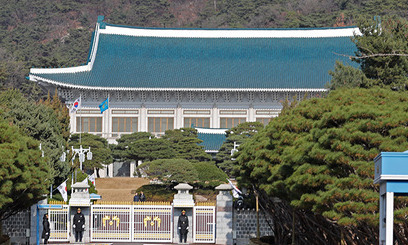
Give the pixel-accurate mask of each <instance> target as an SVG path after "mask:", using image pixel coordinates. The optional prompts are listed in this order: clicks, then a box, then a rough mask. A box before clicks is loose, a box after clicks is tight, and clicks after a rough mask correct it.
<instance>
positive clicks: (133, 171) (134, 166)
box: [130, 161, 137, 178]
mask: <svg viewBox="0 0 408 245" xmlns="http://www.w3.org/2000/svg"><path fill="white" fill-rule="evenodd" d="M135 170H136V162H135V161H131V162H130V177H132V178H133V177H137V176H135V175H134V173H135Z"/></svg>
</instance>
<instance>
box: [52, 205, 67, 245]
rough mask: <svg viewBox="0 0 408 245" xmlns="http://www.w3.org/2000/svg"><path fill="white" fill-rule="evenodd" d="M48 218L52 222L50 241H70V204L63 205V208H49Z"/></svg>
mask: <svg viewBox="0 0 408 245" xmlns="http://www.w3.org/2000/svg"><path fill="white" fill-rule="evenodd" d="M62 203H63V202H56V201H53V202H50V204H62ZM48 219H49V222H50V229H51V231H50V239H49V241H50V242H52V241H68V238H69V229H68V224H69V206H68V205H62V209H49V210H48Z"/></svg>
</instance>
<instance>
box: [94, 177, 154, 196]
mask: <svg viewBox="0 0 408 245" xmlns="http://www.w3.org/2000/svg"><path fill="white" fill-rule="evenodd" d="M95 181H96V183H95V187H96V190H97V191H98V194H99V195H101V196H102V201H109V202H112V201H118V202H125V201H126V202H127V201H129V202H131V201H133V196H134V193H135V190H137V189H138V188H139V187H141V186H143V185H147V184H149V183H150V181H149V180H148V179H146V178H130V177H115V178H97V179H96V180H95Z"/></svg>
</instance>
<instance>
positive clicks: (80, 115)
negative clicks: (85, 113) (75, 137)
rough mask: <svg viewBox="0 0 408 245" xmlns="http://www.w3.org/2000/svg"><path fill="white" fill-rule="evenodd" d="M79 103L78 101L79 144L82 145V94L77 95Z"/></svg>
mask: <svg viewBox="0 0 408 245" xmlns="http://www.w3.org/2000/svg"><path fill="white" fill-rule="evenodd" d="M79 101H80V106H79V144H81V143H82V141H81V133H82V113H81V110H82V94H79Z"/></svg>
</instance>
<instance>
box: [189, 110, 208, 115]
mask: <svg viewBox="0 0 408 245" xmlns="http://www.w3.org/2000/svg"><path fill="white" fill-rule="evenodd" d="M183 114H185V115H210V110H184V111H183Z"/></svg>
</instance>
